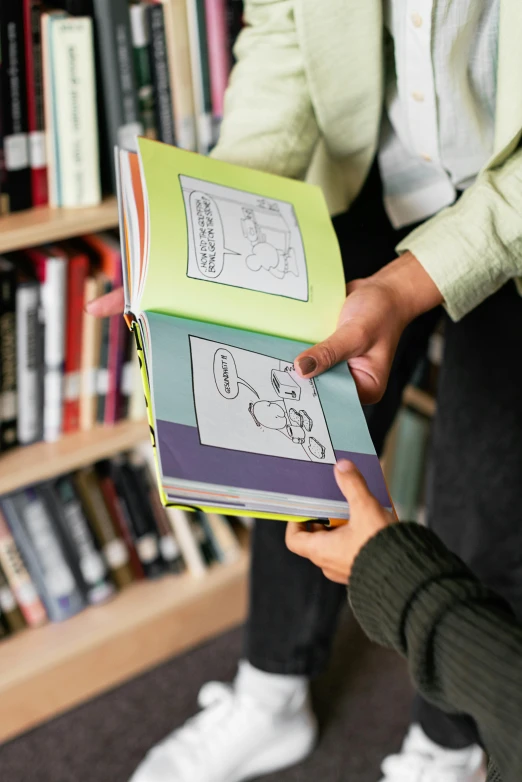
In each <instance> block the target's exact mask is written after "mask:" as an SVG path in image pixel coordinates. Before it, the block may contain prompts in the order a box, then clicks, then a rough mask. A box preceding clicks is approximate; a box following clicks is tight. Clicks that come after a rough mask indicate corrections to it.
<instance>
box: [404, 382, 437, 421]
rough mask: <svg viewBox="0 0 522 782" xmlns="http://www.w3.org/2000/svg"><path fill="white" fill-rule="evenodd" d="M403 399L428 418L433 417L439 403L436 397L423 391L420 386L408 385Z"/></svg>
mask: <svg viewBox="0 0 522 782" xmlns="http://www.w3.org/2000/svg"><path fill="white" fill-rule="evenodd" d="M402 401H403V403H404V404H406V405H409V406H410V407H413V408H414V410H416V411H417V412H418V413H422V414H423V415H425V416H427V417H428V418H432V417H433V416H434V415H435V409H436V406H437V405H436V401H435V399H434V397H432V395H431V394H428V393H427V392H426V391H421V390H420V388H415V386H408V387H407V388H406V389H405V391H404V395H403V398H402Z"/></svg>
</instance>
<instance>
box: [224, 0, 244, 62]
mask: <svg viewBox="0 0 522 782" xmlns="http://www.w3.org/2000/svg"><path fill="white" fill-rule="evenodd" d="M225 10H226V21H227V31H228V48H229V53H230V59H231V60H232V62H234V60H235V58H234V44H235V42H236V40H237V37H238V35H239V33H240V32H241V30H242V29H243V10H244V9H243V0H226V9H225Z"/></svg>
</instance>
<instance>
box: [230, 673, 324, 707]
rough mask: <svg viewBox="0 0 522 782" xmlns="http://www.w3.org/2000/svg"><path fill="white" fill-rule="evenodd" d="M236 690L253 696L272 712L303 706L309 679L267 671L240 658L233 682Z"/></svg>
mask: <svg viewBox="0 0 522 782" xmlns="http://www.w3.org/2000/svg"><path fill="white" fill-rule="evenodd" d="M234 687H235V690H236V692H242V693H246V694H248V695H250V696H251V697H253V698H255V699H256V700H257V701H258V702H259V703H260V704H261V705H262V706H264V708H267V709H269V710H270V711H272V712H274V713H278V712H281V711H284V710H285V709H287V708H288V707H289V706H291V708H292V710H299V709H301V708H302V707H303V704H304V702H305V701H306V699H307V697H308V687H309V680H308V677H306V676H287V675H286V674H277V673H267V672H266V671H261V670H260V669H259V668H254V666H253V665H251V663H249V662H248V660H241V662H240V663H239V671H238V674H237V676H236V680H235V684H234Z"/></svg>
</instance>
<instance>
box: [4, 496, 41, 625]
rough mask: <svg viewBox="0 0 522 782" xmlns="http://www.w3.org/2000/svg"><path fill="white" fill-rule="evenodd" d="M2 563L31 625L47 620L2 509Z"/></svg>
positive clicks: (28, 623) (24, 615) (21, 609)
mask: <svg viewBox="0 0 522 782" xmlns="http://www.w3.org/2000/svg"><path fill="white" fill-rule="evenodd" d="M0 565H1V566H2V569H3V571H4V573H5V576H6V578H7V581H8V583H9V585H10V587H11V590H12V592H13V594H14V596H15V598H16V601H17V603H18V605H19V607H20V611H21V612H22V615H23V617H24V619H25V621H26V623H27V625H28V626H29V627H39V626H40V625H42V624H44V623H45V622H46V621H47V612H46V610H45V607H44V605H43V603H42V601H41V599H40V596H39V595H38V592H37V590H36V587H35V585H34V582H33V580H32V578H31V576H30V575H29V572H28V570H27V568H26V566H25V562H24V561H23V559H22V555H21V554H20V551H19V549H18V546H17V545H16V542H15V540H14V538H13V536H12V534H11V530H10V529H9V527H8V525H7V521H6V518H5V516H4V514H3V512H2V510H1V509H0Z"/></svg>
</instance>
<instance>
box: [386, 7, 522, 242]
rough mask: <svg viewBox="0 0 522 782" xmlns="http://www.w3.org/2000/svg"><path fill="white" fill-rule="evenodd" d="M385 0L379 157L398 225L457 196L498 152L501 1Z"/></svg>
mask: <svg viewBox="0 0 522 782" xmlns="http://www.w3.org/2000/svg"><path fill="white" fill-rule="evenodd" d="M520 1H521V2H522V0H520ZM384 5H385V23H386V30H387V33H388V34H387V36H386V38H387V40H386V43H385V46H386V105H385V113H384V117H383V125H382V132H381V142H380V149H379V165H380V169H381V176H382V179H383V185H384V200H385V206H386V210H387V212H388V215H389V217H390V220H391V222H392V224H393V225H394V226H395V227H396V228H398V227H400V226H404V225H409V224H411V223H415V222H418V221H421V220H424V219H425V218H427V217H430V216H431V215H433V214H435V213H436V212H438V211H439V210H440V209H442V208H443V207H445V206H448V205H449V204H452V203H453V201H454V200H455V197H456V192H457V190H463V189H465V188H466V187H469V185H471V184H472V183H473V181H474V180H475V178H476V176H477V174H478V172H479V171H480V169H481V168H482V166H483V165H484V163H485V162H486V161H487V160H488V158H489V157H490V155H491V153H492V151H493V134H494V125H495V100H496V73H497V53H498V32H499V16H500V0H384ZM521 46H522V42H521ZM521 78H522V75H521Z"/></svg>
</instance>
